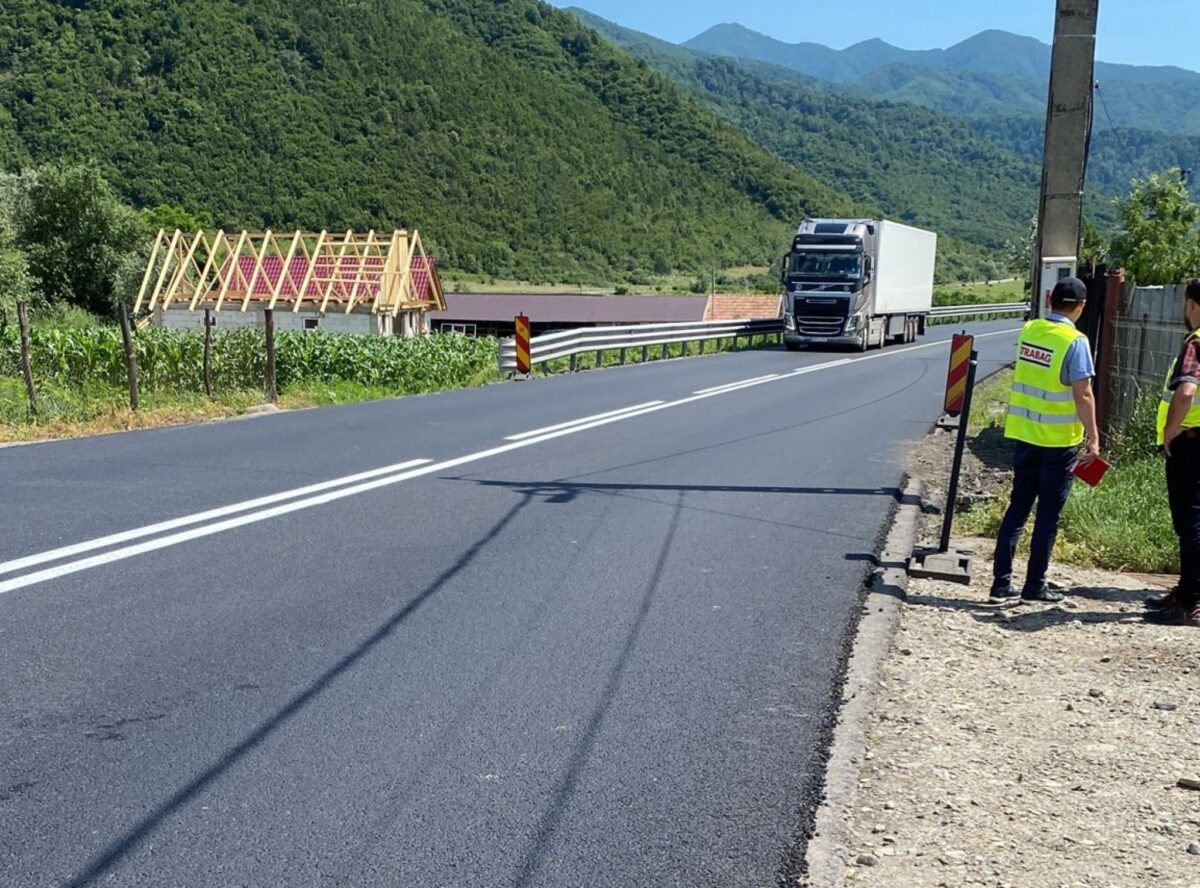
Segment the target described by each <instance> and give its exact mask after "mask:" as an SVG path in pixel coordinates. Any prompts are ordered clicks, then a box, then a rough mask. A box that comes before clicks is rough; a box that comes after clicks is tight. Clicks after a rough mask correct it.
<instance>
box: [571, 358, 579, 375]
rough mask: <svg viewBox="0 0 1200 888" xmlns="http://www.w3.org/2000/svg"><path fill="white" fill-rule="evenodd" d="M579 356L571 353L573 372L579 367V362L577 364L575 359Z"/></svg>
mask: <svg viewBox="0 0 1200 888" xmlns="http://www.w3.org/2000/svg"><path fill="white" fill-rule="evenodd" d="M577 357H579V356H578V355H571V372H572V373H574V372H575V370H576V369H577V364H576V361H575V359H576V358H577Z"/></svg>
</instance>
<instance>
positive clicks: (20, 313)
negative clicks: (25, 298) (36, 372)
mask: <svg viewBox="0 0 1200 888" xmlns="http://www.w3.org/2000/svg"><path fill="white" fill-rule="evenodd" d="M17 326H18V327H20V328H21V375H22V376H24V377H25V393H26V395H28V396H29V412H30V414H32V415H33V416H37V412H38V410H37V390H36V389H35V388H34V387H33V363H32V361H31V360H30V358H29V307H28V306H27V305H26V304H25V303H24V302H18V303H17Z"/></svg>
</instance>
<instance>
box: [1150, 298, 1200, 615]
mask: <svg viewBox="0 0 1200 888" xmlns="http://www.w3.org/2000/svg"><path fill="white" fill-rule="evenodd" d="M1183 317H1184V320H1185V321H1186V323H1187V328H1188V330H1189V331H1191V332H1190V333H1188V336H1187V338H1186V339H1185V340H1184V341H1183V347H1182V348H1181V349H1180V351H1179V357H1177V358H1176V359H1175V362H1174V363H1173V364H1172V365H1171V370H1170V372H1169V373H1168V374H1167V382H1166V385H1165V386H1164V388H1163V394H1162V399H1161V400H1160V402H1159V405H1158V444H1159V446H1160V447H1162V448H1163V453H1164V454H1165V455H1166V457H1167V499H1168V501H1169V502H1170V504H1171V524H1172V525H1173V526H1174V528H1175V535H1176V536H1178V537H1179V585H1178V586H1176V587H1175V588H1174V589H1172V590H1171V591H1170V592H1168V593H1166V594H1165V595H1157V596H1154V597H1152V598H1148V599H1146V605H1147V606H1148V607H1149V608H1151V613H1149V614H1147V615H1146V619H1147V620H1148V621H1149V622H1152V623H1163V624H1174V625H1180V624H1182V625H1200V404H1197V403H1196V387H1197V385H1200V280H1193V281H1192V282H1191V283H1189V284H1188V285H1187V291H1186V296H1185V298H1184V300H1183Z"/></svg>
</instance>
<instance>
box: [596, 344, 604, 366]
mask: <svg viewBox="0 0 1200 888" xmlns="http://www.w3.org/2000/svg"><path fill="white" fill-rule="evenodd" d="M603 366H604V352H603V351H602V350H600V349H596V366H595V368H594V369H596V370H599V369H600V368H601V367H603Z"/></svg>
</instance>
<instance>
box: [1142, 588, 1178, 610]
mask: <svg viewBox="0 0 1200 888" xmlns="http://www.w3.org/2000/svg"><path fill="white" fill-rule="evenodd" d="M1178 592H1179V587H1178V586H1176V587H1175V588H1174V589H1168V590H1167V591H1166V592H1163V593H1162V594H1161V595H1150V596H1147V598H1146V601H1145V604H1146V607H1148V608H1149V609H1150V610H1174V609H1175V608H1177V607H1178V606H1179V598H1178Z"/></svg>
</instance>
